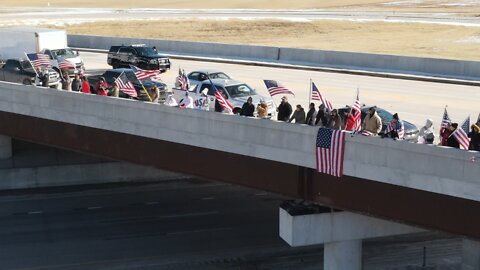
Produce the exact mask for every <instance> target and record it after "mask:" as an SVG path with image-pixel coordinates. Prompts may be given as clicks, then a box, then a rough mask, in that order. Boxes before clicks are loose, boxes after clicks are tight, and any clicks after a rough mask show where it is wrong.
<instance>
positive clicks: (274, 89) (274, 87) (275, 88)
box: [263, 80, 295, 97]
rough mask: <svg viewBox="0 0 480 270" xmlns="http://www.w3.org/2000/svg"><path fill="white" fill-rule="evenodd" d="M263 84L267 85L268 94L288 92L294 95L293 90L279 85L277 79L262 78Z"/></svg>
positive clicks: (274, 94)
mask: <svg viewBox="0 0 480 270" xmlns="http://www.w3.org/2000/svg"><path fill="white" fill-rule="evenodd" d="M263 82H264V83H265V86H266V87H267V90H268V93H269V94H270V96H272V97H273V96H276V95H280V94H290V95H294V96H295V94H294V93H293V91H291V90H290V89H288V88H286V87H285V86H282V85H280V84H279V83H278V82H277V81H274V80H264V81H263Z"/></svg>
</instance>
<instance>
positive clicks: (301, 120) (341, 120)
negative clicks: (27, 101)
mask: <svg viewBox="0 0 480 270" xmlns="http://www.w3.org/2000/svg"><path fill="white" fill-rule="evenodd" d="M91 88H92V87H91V86H90V83H89V82H88V80H87V77H86V76H85V75H83V74H76V75H75V76H74V78H73V79H71V78H70V77H69V76H68V73H64V74H63V76H62V89H63V90H66V91H76V92H83V93H87V94H96V95H100V96H113V97H119V95H120V90H119V86H118V85H117V81H116V80H114V82H113V83H112V84H111V85H110V86H109V85H108V84H107V82H106V81H105V78H103V77H101V78H100V79H99V81H98V83H97V84H96V85H95V87H93V89H91ZM145 90H146V91H147V95H148V97H149V100H150V101H152V102H155V103H158V101H159V96H160V93H159V89H158V88H157V87H155V86H154V85H153V86H152V87H151V88H149V89H145ZM163 104H165V105H167V106H175V107H180V108H189V109H200V110H209V99H208V96H207V89H204V90H203V91H202V92H201V93H200V97H199V98H198V99H196V100H194V99H193V98H192V97H191V96H190V95H189V91H185V96H184V97H183V98H182V99H181V100H180V101H178V102H177V100H175V98H174V96H173V93H172V92H171V91H169V90H167V92H166V98H165V101H164V102H163ZM215 111H216V112H222V113H225V108H224V107H223V106H221V104H220V103H219V102H218V100H217V99H216V100H215ZM230 113H232V111H230ZM239 114H240V115H241V116H245V117H259V118H269V115H268V106H267V103H266V102H265V101H264V100H263V99H262V100H260V102H259V103H258V105H257V106H255V105H254V104H253V100H252V98H251V97H249V98H248V99H247V101H246V102H245V103H244V104H243V106H242V108H241V110H240V112H239ZM355 119H356V118H355V116H354V113H353V112H352V110H351V109H350V110H349V111H348V112H344V115H340V114H339V111H338V110H337V109H332V110H329V109H328V108H327V107H326V106H325V104H323V103H322V104H320V105H319V106H318V110H317V109H316V106H315V104H314V103H310V104H309V108H308V111H307V112H305V109H304V108H303V107H302V106H301V105H300V104H298V105H296V106H295V110H293V107H292V105H291V104H290V103H289V101H288V98H287V96H283V97H282V98H281V102H280V104H279V105H278V107H277V120H278V121H283V122H288V123H292V122H293V123H296V124H305V125H309V126H317V127H325V128H331V129H337V130H345V131H350V132H353V133H355V132H356V131H359V130H361V134H363V135H367V136H380V137H382V138H385V137H389V138H393V139H402V138H403V133H404V124H403V121H402V120H401V119H400V118H399V115H398V113H395V114H394V115H393V119H392V120H391V122H390V123H389V124H388V126H387V128H386V129H383V124H382V119H381V118H380V116H379V115H378V113H377V108H376V107H375V106H373V107H370V108H369V109H368V113H367V115H366V116H365V117H364V118H363V121H361V129H358V130H356V125H355ZM457 128H459V127H458V123H447V124H446V125H445V126H444V125H443V124H442V128H441V129H440V132H439V143H438V144H439V145H442V146H448V147H454V148H460V144H459V142H458V140H457V139H456V138H455V137H454V136H452V134H453V133H454V132H455V130H456V129H457ZM382 129H383V131H382ZM470 129H471V130H470V132H468V134H467V135H468V138H469V139H470V145H469V150H475V151H480V117H479V119H478V120H477V122H476V123H475V124H473V125H471V127H470ZM418 142H419V143H423V144H434V142H435V133H434V128H433V121H432V120H431V119H427V120H426V123H425V125H424V126H422V127H421V128H420V130H419V134H418Z"/></svg>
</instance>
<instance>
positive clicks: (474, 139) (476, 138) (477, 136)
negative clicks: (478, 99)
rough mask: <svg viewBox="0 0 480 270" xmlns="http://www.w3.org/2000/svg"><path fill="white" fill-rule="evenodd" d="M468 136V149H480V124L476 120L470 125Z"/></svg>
mask: <svg viewBox="0 0 480 270" xmlns="http://www.w3.org/2000/svg"><path fill="white" fill-rule="evenodd" d="M468 137H469V138H470V145H469V146H468V150H474V151H480V125H479V123H478V122H477V124H474V125H472V130H471V131H470V132H469V133H468Z"/></svg>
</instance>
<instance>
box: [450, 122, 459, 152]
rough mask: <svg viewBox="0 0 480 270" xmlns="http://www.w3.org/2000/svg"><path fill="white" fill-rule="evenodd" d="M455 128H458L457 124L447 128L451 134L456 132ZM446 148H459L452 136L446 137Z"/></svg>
mask: <svg viewBox="0 0 480 270" xmlns="http://www.w3.org/2000/svg"><path fill="white" fill-rule="evenodd" d="M457 127H458V124H457V123H452V124H451V125H450V127H449V128H450V130H451V131H452V134H453V132H455V130H457ZM447 146H450V147H453V148H460V144H459V143H458V141H457V139H456V138H455V136H452V135H450V137H448V139H447Z"/></svg>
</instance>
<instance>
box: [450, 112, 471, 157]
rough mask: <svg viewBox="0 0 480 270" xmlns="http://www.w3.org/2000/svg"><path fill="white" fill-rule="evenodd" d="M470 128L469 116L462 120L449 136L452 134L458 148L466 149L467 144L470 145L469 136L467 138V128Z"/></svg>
mask: <svg viewBox="0 0 480 270" xmlns="http://www.w3.org/2000/svg"><path fill="white" fill-rule="evenodd" d="M469 128H470V116H469V117H467V119H465V121H463V123H462V125H461V126H460V127H458V128H457V129H456V130H455V131H454V132H453V133H452V135H450V136H453V137H454V138H455V139H456V140H457V142H458V144H459V145H460V149H463V150H468V146H469V145H470V138H468V136H467V134H468V129H469Z"/></svg>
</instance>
